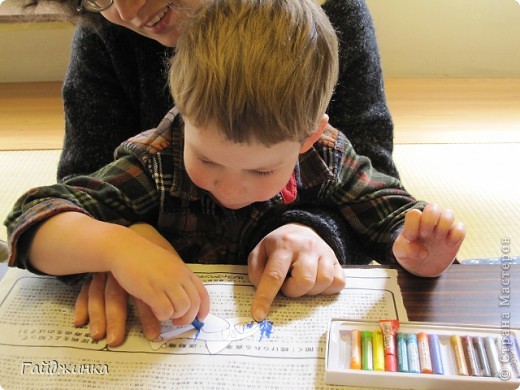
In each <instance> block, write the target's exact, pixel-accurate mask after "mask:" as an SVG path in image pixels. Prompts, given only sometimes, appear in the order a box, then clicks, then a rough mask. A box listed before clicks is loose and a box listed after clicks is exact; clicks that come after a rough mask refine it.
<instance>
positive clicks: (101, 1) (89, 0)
mask: <svg viewBox="0 0 520 390" xmlns="http://www.w3.org/2000/svg"><path fill="white" fill-rule="evenodd" d="M112 4H114V0H78V6H77V7H76V9H77V10H78V12H83V11H87V12H101V11H104V10H106V9H107V8H109V7H110V6H111V5H112Z"/></svg>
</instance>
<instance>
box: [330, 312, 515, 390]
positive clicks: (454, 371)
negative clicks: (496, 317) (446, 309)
mask: <svg viewBox="0 0 520 390" xmlns="http://www.w3.org/2000/svg"><path fill="white" fill-rule="evenodd" d="M519 341H520V330H518V329H510V328H508V329H503V328H493V327H485V326H467V325H454V324H440V323H436V324H427V323H423V322H401V323H399V321H397V320H382V321H351V320H346V319H340V318H333V319H332V320H331V321H330V324H329V329H328V335H327V351H326V359H325V382H326V383H328V384H334V385H349V386H361V387H385V388H395V389H443V390H447V389H462V388H465V389H466V388H467V389H472V390H476V389H483V390H489V389H517V388H518V387H519V386H520V361H519V358H520V356H519V349H518V342H519Z"/></svg>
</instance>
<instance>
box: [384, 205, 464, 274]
mask: <svg viewBox="0 0 520 390" xmlns="http://www.w3.org/2000/svg"><path fill="white" fill-rule="evenodd" d="M454 220H455V217H454V214H453V212H452V211H451V210H448V209H442V208H440V207H439V206H438V205H436V204H428V205H426V207H425V208H424V210H423V211H420V210H415V209H414V210H410V211H408V212H407V213H406V216H405V220H404V227H403V230H402V231H401V233H400V234H399V236H398V237H397V239H396V240H395V242H394V245H393V247H392V250H393V253H394V256H395V258H396V260H397V262H398V263H399V264H401V266H403V267H404V268H405V269H406V270H407V271H408V272H411V273H412V274H415V275H418V276H430V277H433V276H438V275H440V274H441V273H442V272H443V271H444V270H446V268H448V267H449V266H450V265H451V263H452V262H453V260H454V259H455V256H456V255H457V252H458V250H459V248H460V246H461V244H462V241H463V240H464V237H465V236H466V228H465V227H464V225H463V224H462V223H460V222H459V223H455V222H454Z"/></svg>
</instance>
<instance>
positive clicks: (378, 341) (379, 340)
mask: <svg viewBox="0 0 520 390" xmlns="http://www.w3.org/2000/svg"><path fill="white" fill-rule="evenodd" d="M372 359H373V363H374V370H375V371H384V370H385V350H384V348H383V332H381V330H379V329H378V330H375V331H373V332H372Z"/></svg>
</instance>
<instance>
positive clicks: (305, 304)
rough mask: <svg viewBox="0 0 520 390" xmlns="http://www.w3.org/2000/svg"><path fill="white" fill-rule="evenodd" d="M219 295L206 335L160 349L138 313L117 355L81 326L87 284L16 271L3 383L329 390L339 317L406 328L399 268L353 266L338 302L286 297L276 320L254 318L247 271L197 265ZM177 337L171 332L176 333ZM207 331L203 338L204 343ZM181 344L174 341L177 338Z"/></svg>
mask: <svg viewBox="0 0 520 390" xmlns="http://www.w3.org/2000/svg"><path fill="white" fill-rule="evenodd" d="M190 267H191V268H192V269H193V270H194V272H196V273H197V275H198V276H199V277H200V278H201V279H202V280H203V282H204V284H205V285H206V288H207V289H208V292H209V294H210V297H211V315H212V317H210V318H208V320H206V321H207V324H208V325H207V326H206V325H205V327H206V328H203V329H202V331H201V332H197V331H196V330H194V329H192V327H187V329H186V330H185V332H186V333H183V334H182V335H177V336H175V337H173V336H174V335H172V333H171V331H172V330H173V329H174V328H175V327H173V326H172V325H171V324H168V323H164V324H163V329H162V335H163V339H160V340H157V341H156V342H150V341H148V340H146V339H145V338H144V336H143V335H142V333H141V330H140V325H139V322H138V319H137V317H136V314H135V311H133V310H131V312H130V315H129V319H128V324H127V325H128V327H129V334H128V337H127V340H126V342H125V343H124V344H123V345H121V346H120V347H117V348H108V347H107V346H106V344H105V342H104V340H101V341H99V342H96V341H93V340H91V339H90V336H89V330H88V327H84V328H79V329H77V328H74V326H73V325H72V318H73V310H74V302H75V299H76V297H77V294H78V291H79V286H78V287H70V286H66V285H64V284H62V283H60V282H59V281H57V280H55V279H54V278H50V277H39V276H35V275H33V274H30V273H27V272H25V271H20V270H16V269H12V270H9V272H8V273H7V274H6V276H5V277H4V279H3V280H2V282H1V283H0V385H1V386H3V387H4V388H5V389H17V388H20V389H21V388H23V389H31V388H34V389H61V388H71V386H81V388H89V389H109V388H117V389H127V388H142V389H169V388H182V389H197V390H199V389H201V388H204V389H248V388H254V389H259V388H260V389H263V388H266V389H267V388H268V389H284V390H288V389H298V390H299V389H306V388H308V389H325V388H328V386H327V385H325V384H324V383H323V373H324V371H323V370H324V359H325V340H326V331H327V327H328V323H329V320H330V318H332V317H342V318H350V319H366V320H379V319H382V318H398V319H399V320H401V321H406V320H407V316H406V311H405V309H404V305H403V300H402V296H401V292H400V289H399V286H398V284H397V271H395V270H388V269H375V268H374V269H347V270H346V274H347V286H346V288H345V289H344V290H343V291H342V292H341V293H340V294H338V295H333V296H315V297H303V298H298V299H289V298H285V297H283V296H281V295H279V296H278V297H277V299H276V302H275V304H274V305H273V307H272V310H271V312H270V314H269V317H268V320H269V322H268V323H264V324H258V323H256V322H253V321H252V319H251V317H250V304H251V301H252V297H253V295H254V291H255V290H254V287H253V286H252V285H251V283H250V282H249V279H248V277H247V271H246V268H245V267H240V266H222V265H219V266H207V265H193V266H190ZM168 332H170V333H168ZM197 333H198V336H197ZM172 337H173V338H172Z"/></svg>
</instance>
